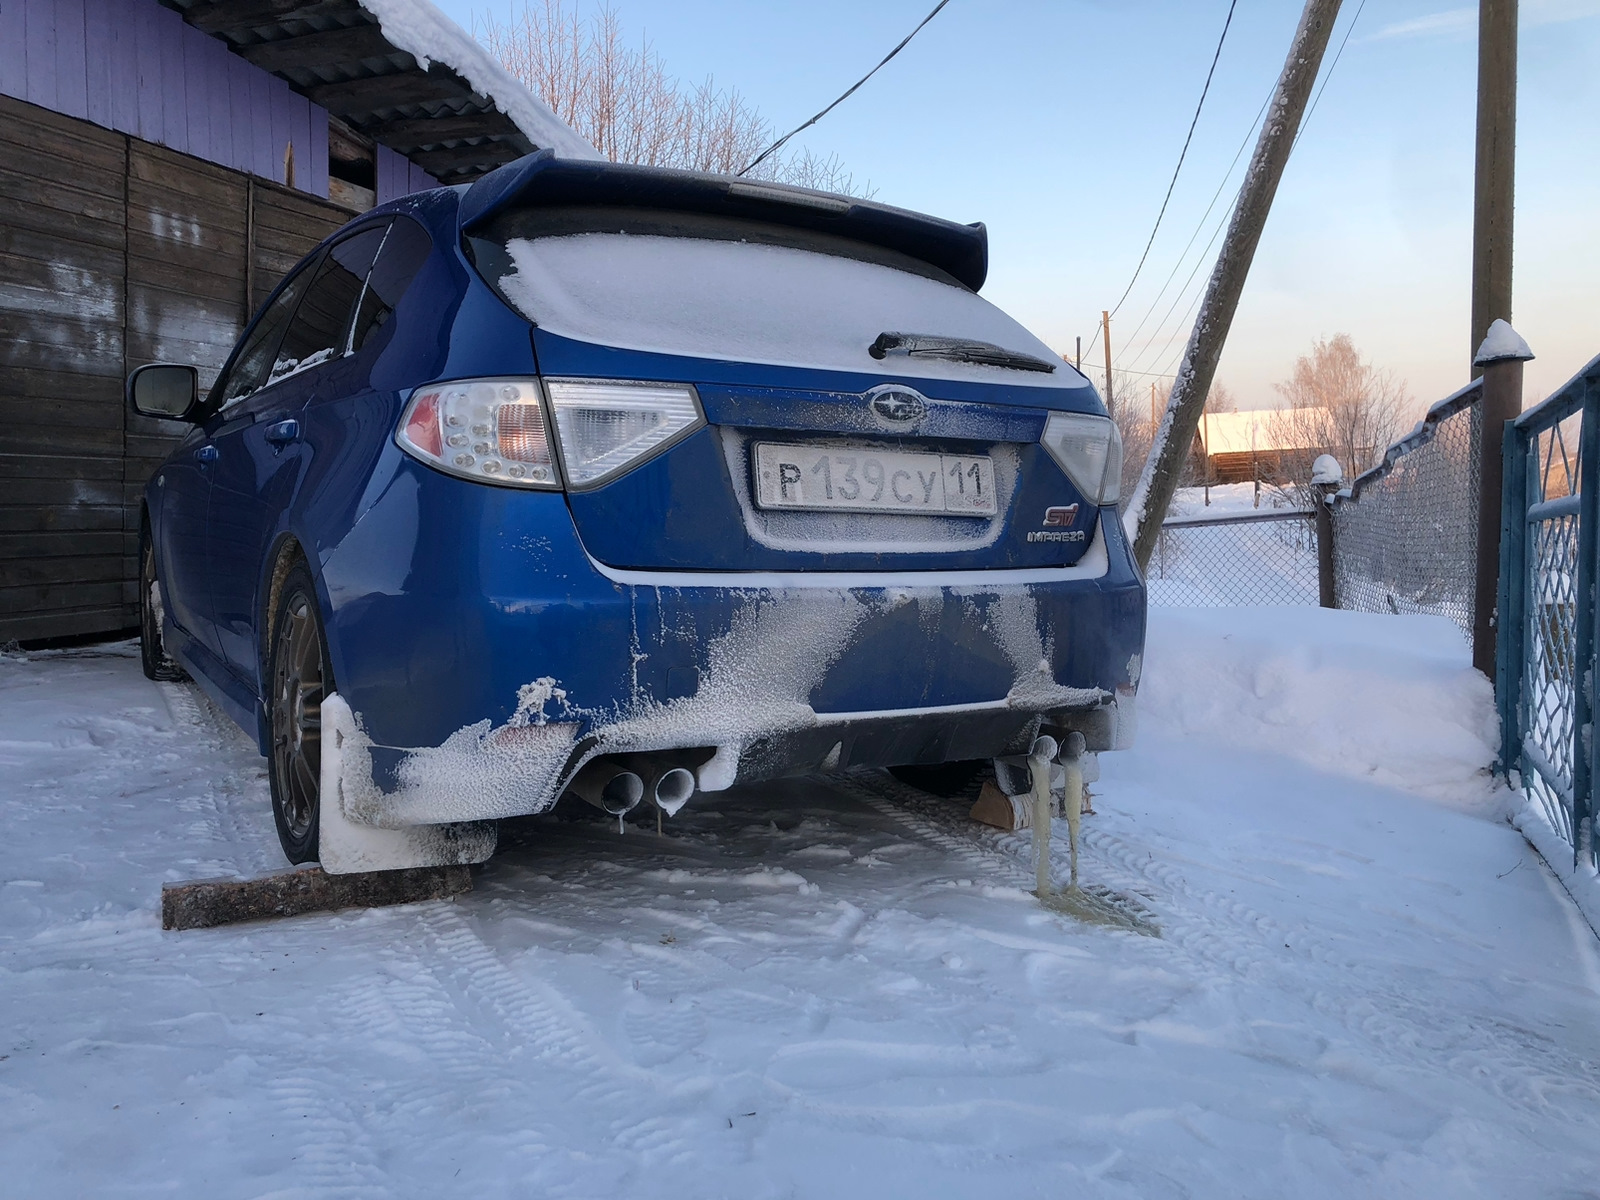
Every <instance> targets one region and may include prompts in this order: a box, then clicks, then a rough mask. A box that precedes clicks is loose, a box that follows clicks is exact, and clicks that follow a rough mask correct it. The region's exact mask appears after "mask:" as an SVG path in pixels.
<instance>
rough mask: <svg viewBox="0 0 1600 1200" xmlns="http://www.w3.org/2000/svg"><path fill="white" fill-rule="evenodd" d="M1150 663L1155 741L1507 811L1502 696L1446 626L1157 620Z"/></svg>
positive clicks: (1144, 703)
mask: <svg viewBox="0 0 1600 1200" xmlns="http://www.w3.org/2000/svg"><path fill="white" fill-rule="evenodd" d="M1145 663H1146V668H1145V679H1144V685H1143V688H1142V690H1141V692H1140V705H1141V719H1142V721H1143V722H1145V724H1144V728H1145V729H1147V730H1159V731H1161V732H1163V733H1168V734H1174V735H1178V736H1182V737H1189V738H1203V739H1206V740H1207V741H1210V742H1214V743H1219V744H1222V745H1227V746H1234V747H1238V748H1241V749H1247V750H1256V751H1265V752H1268V753H1272V754H1277V755H1281V756H1283V757H1285V758H1291V759H1296V760H1298V761H1300V762H1303V763H1306V764H1308V765H1310V766H1313V767H1315V768H1317V769H1318V770H1321V771H1326V772H1329V773H1332V774H1337V775H1344V776H1349V777H1351V778H1354V779H1360V780H1364V781H1366V782H1369V783H1376V784H1381V785H1385V786H1388V787H1396V788H1403V789H1405V790H1406V791H1410V792H1416V793H1419V794H1421V795H1425V796H1428V797H1430V798H1433V799H1436V800H1442V801H1445V802H1447V803H1449V804H1451V805H1452V806H1454V807H1459V808H1462V809H1465V810H1467V811H1471V812H1475V813H1478V814H1480V815H1484V816H1499V815H1503V813H1504V806H1505V804H1506V799H1507V797H1509V795H1510V793H1508V792H1507V791H1506V790H1505V789H1504V788H1503V787H1500V786H1498V785H1496V784H1495V783H1494V781H1493V780H1492V778H1491V777H1490V776H1489V774H1488V769H1489V767H1490V765H1491V764H1492V763H1493V762H1494V759H1495V746H1496V743H1497V738H1498V735H1497V727H1496V723H1495V712H1494V695H1493V690H1492V689H1491V687H1490V686H1489V681H1488V680H1487V679H1485V678H1484V677H1483V676H1482V675H1481V674H1479V673H1478V672H1477V671H1475V670H1473V669H1472V667H1471V663H1470V653H1469V649H1468V647H1467V644H1466V642H1465V640H1464V639H1463V638H1462V636H1461V633H1460V631H1459V630H1458V629H1457V628H1456V627H1455V626H1454V625H1453V624H1451V623H1450V622H1449V621H1447V620H1445V619H1444V618H1442V617H1426V616H1398V617H1397V616H1390V615H1387V614H1376V613H1356V612H1342V611H1335V610H1331V609H1320V608H1299V609H1294V608H1284V609H1250V608H1232V609H1153V610H1152V611H1151V613H1150V631H1149V640H1148V644H1147V646H1146V654H1145ZM1286 802H1287V798H1286Z"/></svg>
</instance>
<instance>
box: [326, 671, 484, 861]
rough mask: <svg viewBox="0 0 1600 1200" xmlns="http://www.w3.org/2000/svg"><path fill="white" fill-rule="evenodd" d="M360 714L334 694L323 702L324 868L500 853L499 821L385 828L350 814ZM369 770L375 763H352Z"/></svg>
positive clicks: (472, 858)
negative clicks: (348, 785)
mask: <svg viewBox="0 0 1600 1200" xmlns="http://www.w3.org/2000/svg"><path fill="white" fill-rule="evenodd" d="M356 732H357V730H356V719H355V714H354V713H352V712H351V711H350V706H349V705H348V704H346V703H345V701H344V699H343V697H341V696H340V695H338V694H337V693H334V694H333V695H330V696H327V697H325V698H324V699H323V701H322V780H321V791H322V814H321V827H320V829H319V830H318V834H317V845H318V847H319V853H320V855H321V861H322V869H323V870H324V871H326V872H327V873H328V874H330V875H352V874H355V873H356V872H358V871H394V870H399V869H401V868H404V867H451V866H461V865H467V864H471V863H481V862H483V861H485V860H486V859H488V857H489V856H490V855H491V854H493V853H494V847H495V842H496V840H497V838H498V834H499V826H498V825H497V824H496V823H495V822H494V821H462V822H458V823H455V824H451V825H408V826H406V827H404V828H402V829H379V828H377V827H376V826H373V825H367V824H363V823H361V822H358V821H352V820H351V819H350V818H349V817H348V816H347V815H346V814H345V785H344V780H345V770H346V766H347V764H346V762H345V753H344V750H345V747H346V745H347V744H350V745H352V746H354V745H356V744H359V742H358V741H357V739H356ZM348 766H350V767H354V768H358V769H360V768H364V769H366V770H367V771H368V772H369V774H370V771H371V766H370V763H366V764H357V763H354V762H352V763H350V764H348Z"/></svg>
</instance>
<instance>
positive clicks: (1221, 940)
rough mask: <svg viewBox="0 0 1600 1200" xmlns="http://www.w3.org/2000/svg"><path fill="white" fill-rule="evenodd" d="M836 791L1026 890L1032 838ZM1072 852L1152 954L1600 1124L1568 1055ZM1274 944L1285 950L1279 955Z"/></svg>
mask: <svg viewBox="0 0 1600 1200" xmlns="http://www.w3.org/2000/svg"><path fill="white" fill-rule="evenodd" d="M833 782H835V785H836V786H838V785H839V784H840V783H844V784H845V790H847V791H848V792H849V793H850V794H852V795H855V796H857V797H859V798H860V799H861V800H862V801H863V802H865V803H866V804H868V805H870V806H871V807H872V808H873V809H874V810H875V811H877V812H880V813H883V814H884V815H886V816H891V817H894V818H895V819H897V820H898V821H899V822H900V823H901V824H903V825H905V826H907V827H909V828H912V829H914V830H915V831H916V832H917V833H918V834H919V835H920V836H922V837H923V838H924V839H925V840H927V841H929V842H932V843H933V844H935V845H938V846H940V847H941V848H944V849H947V850H949V851H950V852H952V853H953V854H955V855H957V856H959V857H960V858H961V859H962V861H964V862H966V863H968V864H971V865H973V866H975V867H981V868H983V869H986V870H987V871H989V872H994V871H995V869H996V868H997V867H999V868H1000V869H1001V871H1002V872H1003V878H1005V880H1006V881H1007V882H1008V883H1009V882H1011V881H1012V880H1016V881H1018V882H1017V886H1020V887H1022V888H1024V889H1025V890H1031V889H1032V886H1033V873H1032V869H1031V866H1032V864H1031V862H1026V861H1019V860H1020V859H1023V857H1024V856H1026V855H1028V854H1029V851H1028V845H1029V842H1028V837H1027V835H1014V836H1012V837H1009V838H1008V837H1004V836H1002V837H1001V838H998V839H992V840H991V839H988V838H985V840H984V841H982V842H980V841H978V840H977V839H976V838H974V837H973V836H972V834H971V833H969V832H966V831H964V830H963V831H960V832H952V830H960V826H961V824H962V823H963V822H962V821H960V820H958V819H957V818H955V817H954V816H953V815H952V814H951V813H950V811H949V806H948V805H945V804H941V803H940V802H938V801H937V800H936V799H935V798H933V797H931V796H929V795H928V794H927V793H923V792H921V791H920V790H919V789H916V788H912V787H910V786H909V785H906V784H902V783H899V781H897V780H893V779H891V778H888V777H873V776H850V777H847V780H841V781H833ZM963 833H965V836H963ZM980 836H982V835H980ZM986 843H987V845H986ZM1007 843H1011V845H1007ZM990 847H992V848H990ZM1079 850H1080V860H1079V872H1080V875H1081V876H1084V877H1087V878H1094V879H1097V880H1099V881H1100V882H1103V883H1104V884H1106V885H1108V886H1109V887H1111V888H1112V889H1113V890H1115V891H1118V892H1121V893H1124V894H1134V895H1138V896H1140V897H1141V898H1143V899H1145V900H1148V901H1149V902H1150V903H1152V904H1153V905H1154V906H1155V908H1156V910H1157V914H1158V920H1159V923H1160V926H1161V933H1162V938H1161V942H1162V944H1163V945H1164V948H1162V947H1160V946H1158V947H1155V948H1153V952H1154V953H1158V954H1162V953H1167V954H1170V953H1173V952H1175V951H1177V952H1181V956H1182V958H1184V959H1186V960H1187V961H1188V963H1189V964H1190V965H1191V966H1192V967H1201V968H1202V970H1204V969H1205V966H1206V964H1217V965H1221V966H1224V967H1226V968H1227V970H1228V971H1229V972H1230V973H1231V974H1232V975H1234V976H1236V977H1238V978H1240V979H1242V980H1244V981H1246V982H1249V983H1251V984H1252V985H1261V984H1268V985H1270V986H1271V987H1273V988H1274V989H1275V990H1278V991H1280V992H1283V993H1286V994H1288V995H1291V996H1295V997H1297V998H1298V999H1299V1000H1300V1001H1301V1002H1302V1003H1304V1004H1305V1006H1306V1007H1307V1008H1309V1009H1310V1010H1312V1011H1314V1012H1318V1013H1320V1014H1321V1015H1323V1016H1326V1017H1328V1018H1330V1019H1332V1020H1334V1021H1336V1022H1337V1023H1338V1024H1339V1025H1341V1026H1342V1027H1343V1028H1345V1029H1346V1030H1348V1031H1349V1032H1350V1033H1352V1034H1353V1035H1355V1036H1356V1037H1357V1038H1359V1039H1360V1040H1361V1041H1363V1042H1365V1043H1367V1044H1368V1045H1370V1046H1372V1047H1374V1048H1376V1049H1377V1050H1379V1051H1381V1052H1382V1053H1383V1054H1384V1055H1386V1056H1388V1057H1389V1058H1391V1059H1393V1060H1396V1061H1398V1062H1400V1063H1403V1064H1404V1065H1406V1066H1407V1067H1409V1068H1411V1069H1413V1070H1415V1071H1417V1072H1419V1073H1421V1074H1425V1075H1435V1074H1436V1073H1437V1071H1438V1068H1439V1064H1440V1062H1441V1061H1443V1062H1445V1063H1446V1064H1447V1065H1448V1066H1449V1067H1450V1069H1451V1071H1452V1072H1453V1073H1454V1074H1455V1075H1456V1076H1457V1077H1458V1078H1461V1079H1464V1080H1466V1081H1469V1082H1470V1083H1471V1084H1473V1085H1475V1086H1477V1087H1480V1088H1482V1089H1484V1090H1485V1091H1487V1092H1488V1093H1489V1094H1490V1095H1492V1096H1494V1097H1495V1098H1496V1099H1498V1100H1500V1101H1501V1102H1503V1103H1505V1104H1506V1105H1508V1106H1511V1107H1513V1108H1516V1109H1518V1110H1521V1111H1522V1112H1524V1113H1527V1114H1529V1115H1531V1116H1536V1117H1538V1116H1548V1114H1549V1110H1550V1108H1551V1107H1558V1108H1560V1109H1562V1110H1563V1111H1564V1112H1565V1114H1566V1115H1567V1116H1569V1117H1571V1118H1572V1119H1574V1120H1577V1121H1579V1122H1580V1123H1581V1124H1583V1125H1586V1126H1589V1127H1600V1066H1597V1065H1596V1064H1594V1063H1591V1062H1588V1061H1586V1060H1583V1059H1578V1058H1574V1057H1573V1056H1572V1055H1570V1054H1569V1053H1567V1052H1565V1051H1563V1050H1562V1049H1561V1048H1560V1047H1558V1046H1556V1045H1555V1044H1554V1043H1551V1042H1547V1041H1544V1040H1542V1039H1540V1038H1539V1037H1538V1035H1535V1034H1532V1033H1530V1032H1529V1031H1526V1030H1521V1029H1517V1028H1515V1027H1512V1026H1509V1025H1506V1024H1505V1023H1504V1022H1493V1021H1491V1022H1479V1021H1477V1020H1474V1019H1472V1018H1471V1014H1461V1015H1460V1016H1459V1017H1457V1016H1454V1015H1453V1014H1452V1013H1451V1012H1450V1011H1449V1010H1448V1009H1445V1008H1444V1007H1442V1006H1439V1005H1432V1004H1428V1003H1426V1002H1425V1001H1423V1000H1419V999H1417V998H1416V997H1414V996H1412V995H1410V994H1408V993H1407V992H1405V991H1402V990H1401V989H1399V988H1398V987H1397V986H1396V985H1395V982H1394V978H1393V975H1392V973H1391V972H1389V971H1388V970H1385V969H1383V968H1382V967H1380V966H1378V965H1376V964H1374V963H1373V962H1371V961H1370V960H1367V959H1363V958H1360V957H1357V956H1353V955H1350V954H1348V953H1346V952H1344V951H1343V950H1342V949H1340V948H1339V947H1337V946H1336V945H1335V944H1334V943H1332V942H1331V941H1329V940H1328V939H1326V938H1325V937H1324V936H1322V935H1320V934H1318V933H1317V932H1316V931H1315V930H1313V929H1310V928H1308V927H1300V926H1289V925H1285V924H1283V923H1281V922H1279V921H1277V920H1276V919H1274V918H1273V917H1271V916H1268V915H1267V914H1264V913H1261V912H1258V911H1256V910H1255V909H1253V908H1251V907H1250V906H1249V905H1248V904H1245V903H1243V902H1242V901H1239V900H1236V899H1234V898H1232V897H1230V896H1224V895H1222V894H1220V893H1218V892H1215V891H1211V890H1208V889H1205V888H1200V887H1196V886H1194V885H1192V884H1191V883H1189V881H1188V879H1187V877H1186V876H1185V875H1184V873H1183V872H1182V871H1180V870H1178V869H1177V868H1175V867H1173V866H1171V865H1170V864H1168V863H1166V862H1164V861H1163V860H1161V859H1160V858H1159V857H1157V856H1156V855H1154V854H1152V853H1150V852H1149V851H1148V850H1145V849H1141V848H1137V847H1135V846H1133V845H1132V844H1130V843H1129V842H1128V841H1126V840H1125V839H1123V838H1121V837H1119V836H1117V835H1116V834H1114V833H1111V832H1110V831H1108V830H1105V829H1103V828H1100V827H1096V826H1091V825H1088V824H1086V825H1085V826H1084V828H1083V830H1082V831H1081V832H1080V838H1079ZM1059 857H1064V855H1060V856H1059ZM1058 882H1059V880H1058ZM1122 936H1128V935H1122ZM1280 946H1282V947H1284V949H1285V951H1286V953H1284V954H1279V953H1278V952H1277V948H1278V947H1280ZM1307 964H1311V965H1315V966H1316V967H1317V968H1318V969H1319V970H1322V971H1331V972H1335V973H1337V974H1339V975H1341V976H1344V977H1346V978H1353V979H1355V980H1357V981H1359V982H1360V983H1361V984H1362V985H1363V987H1364V988H1365V994H1364V995H1361V996H1352V995H1350V994H1349V993H1348V992H1347V991H1346V990H1344V989H1342V988H1341V989H1332V990H1330V989H1327V988H1324V987H1321V986H1318V985H1317V984H1316V983H1315V982H1313V981H1312V980H1310V979H1308V976H1307V973H1306V971H1305V966H1306V965H1307Z"/></svg>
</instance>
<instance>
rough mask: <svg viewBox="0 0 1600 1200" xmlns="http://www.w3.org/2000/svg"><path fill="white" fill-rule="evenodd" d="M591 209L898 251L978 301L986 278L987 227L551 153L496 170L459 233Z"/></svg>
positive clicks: (758, 184) (472, 200)
mask: <svg viewBox="0 0 1600 1200" xmlns="http://www.w3.org/2000/svg"><path fill="white" fill-rule="evenodd" d="M587 204H592V205H596V206H599V205H606V206H615V207H623V208H655V209H667V210H669V211H673V212H692V213H707V214H710V215H713V216H729V217H743V218H746V219H755V220H762V221H770V222H774V223H776V224H780V225H788V226H792V227H794V228H797V229H808V230H816V231H818V232H822V233H831V234H836V235H838V236H839V237H846V238H851V239H853V240H855V241H858V242H865V243H867V244H868V245H872V246H881V247H883V248H885V249H888V250H897V251H899V252H900V253H901V254H905V255H908V256H910V257H911V258H914V259H916V260H917V261H919V262H923V263H926V264H928V265H929V266H932V267H937V268H938V269H939V270H941V271H944V272H945V273H946V274H948V275H951V276H953V277H954V278H955V279H956V280H958V281H959V282H961V283H963V284H965V285H966V286H967V287H969V288H971V289H972V290H973V291H977V290H978V289H979V288H981V287H982V286H983V281H984V279H985V278H986V277H987V275H988V273H989V234H988V231H987V230H986V229H985V228H984V226H983V222H981V221H978V222H974V223H973V224H971V225H961V224H957V223H956V222H954V221H942V220H940V219H939V218H937V217H929V216H925V215H924V214H922V213H916V212H911V211H909V210H908V209H903V208H893V207H891V206H889V205H887V204H874V203H873V202H872V201H870V200H860V199H857V198H856V197H854V196H840V195H836V194H835V193H832V192H818V191H812V190H811V189H809V188H799V187H790V186H789V185H788V184H782V183H769V182H767V181H765V180H755V179H738V178H734V177H732V176H728V175H706V174H701V173H699V172H696V171H674V170H670V169H668V168H666V167H640V166H633V165H631V164H627V163H611V162H595V161H593V160H580V159H570V158H558V157H557V156H556V153H555V151H553V150H550V149H543V150H536V151H534V152H533V153H532V154H529V155H525V156H524V157H522V158H519V159H517V160H516V161H514V162H509V163H506V164H505V165H504V166H502V167H497V168H496V169H495V170H493V171H490V172H489V173H488V174H487V175H485V176H483V177H482V178H481V179H479V180H478V181H477V182H475V183H474V184H472V185H471V186H470V187H469V188H468V189H467V191H466V194H465V195H464V196H462V198H461V209H460V213H461V231H462V233H464V234H470V233H472V232H473V231H474V230H478V229H482V228H483V227H484V225H486V224H487V223H488V222H489V221H491V220H492V219H493V218H494V217H495V216H496V215H497V214H499V213H502V212H504V211H505V210H507V209H509V208H518V207H525V206H540V207H543V206H546V205H587Z"/></svg>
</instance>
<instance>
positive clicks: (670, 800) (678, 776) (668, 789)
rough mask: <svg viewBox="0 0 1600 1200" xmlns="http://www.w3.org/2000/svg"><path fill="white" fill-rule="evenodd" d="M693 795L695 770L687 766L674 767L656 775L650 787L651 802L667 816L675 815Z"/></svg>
mask: <svg viewBox="0 0 1600 1200" xmlns="http://www.w3.org/2000/svg"><path fill="white" fill-rule="evenodd" d="M693 795H694V772H692V771H690V770H688V769H687V768H685V767H672V768H670V769H669V770H666V771H663V772H662V773H661V774H660V775H658V776H657V777H656V779H655V782H654V786H652V787H651V789H650V802H651V803H652V804H654V805H655V806H656V807H657V808H659V809H660V810H661V811H662V812H664V813H666V814H667V816H669V817H675V816H677V815H678V810H679V809H680V808H682V807H683V806H684V805H685V804H687V803H689V797H690V796H693Z"/></svg>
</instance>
